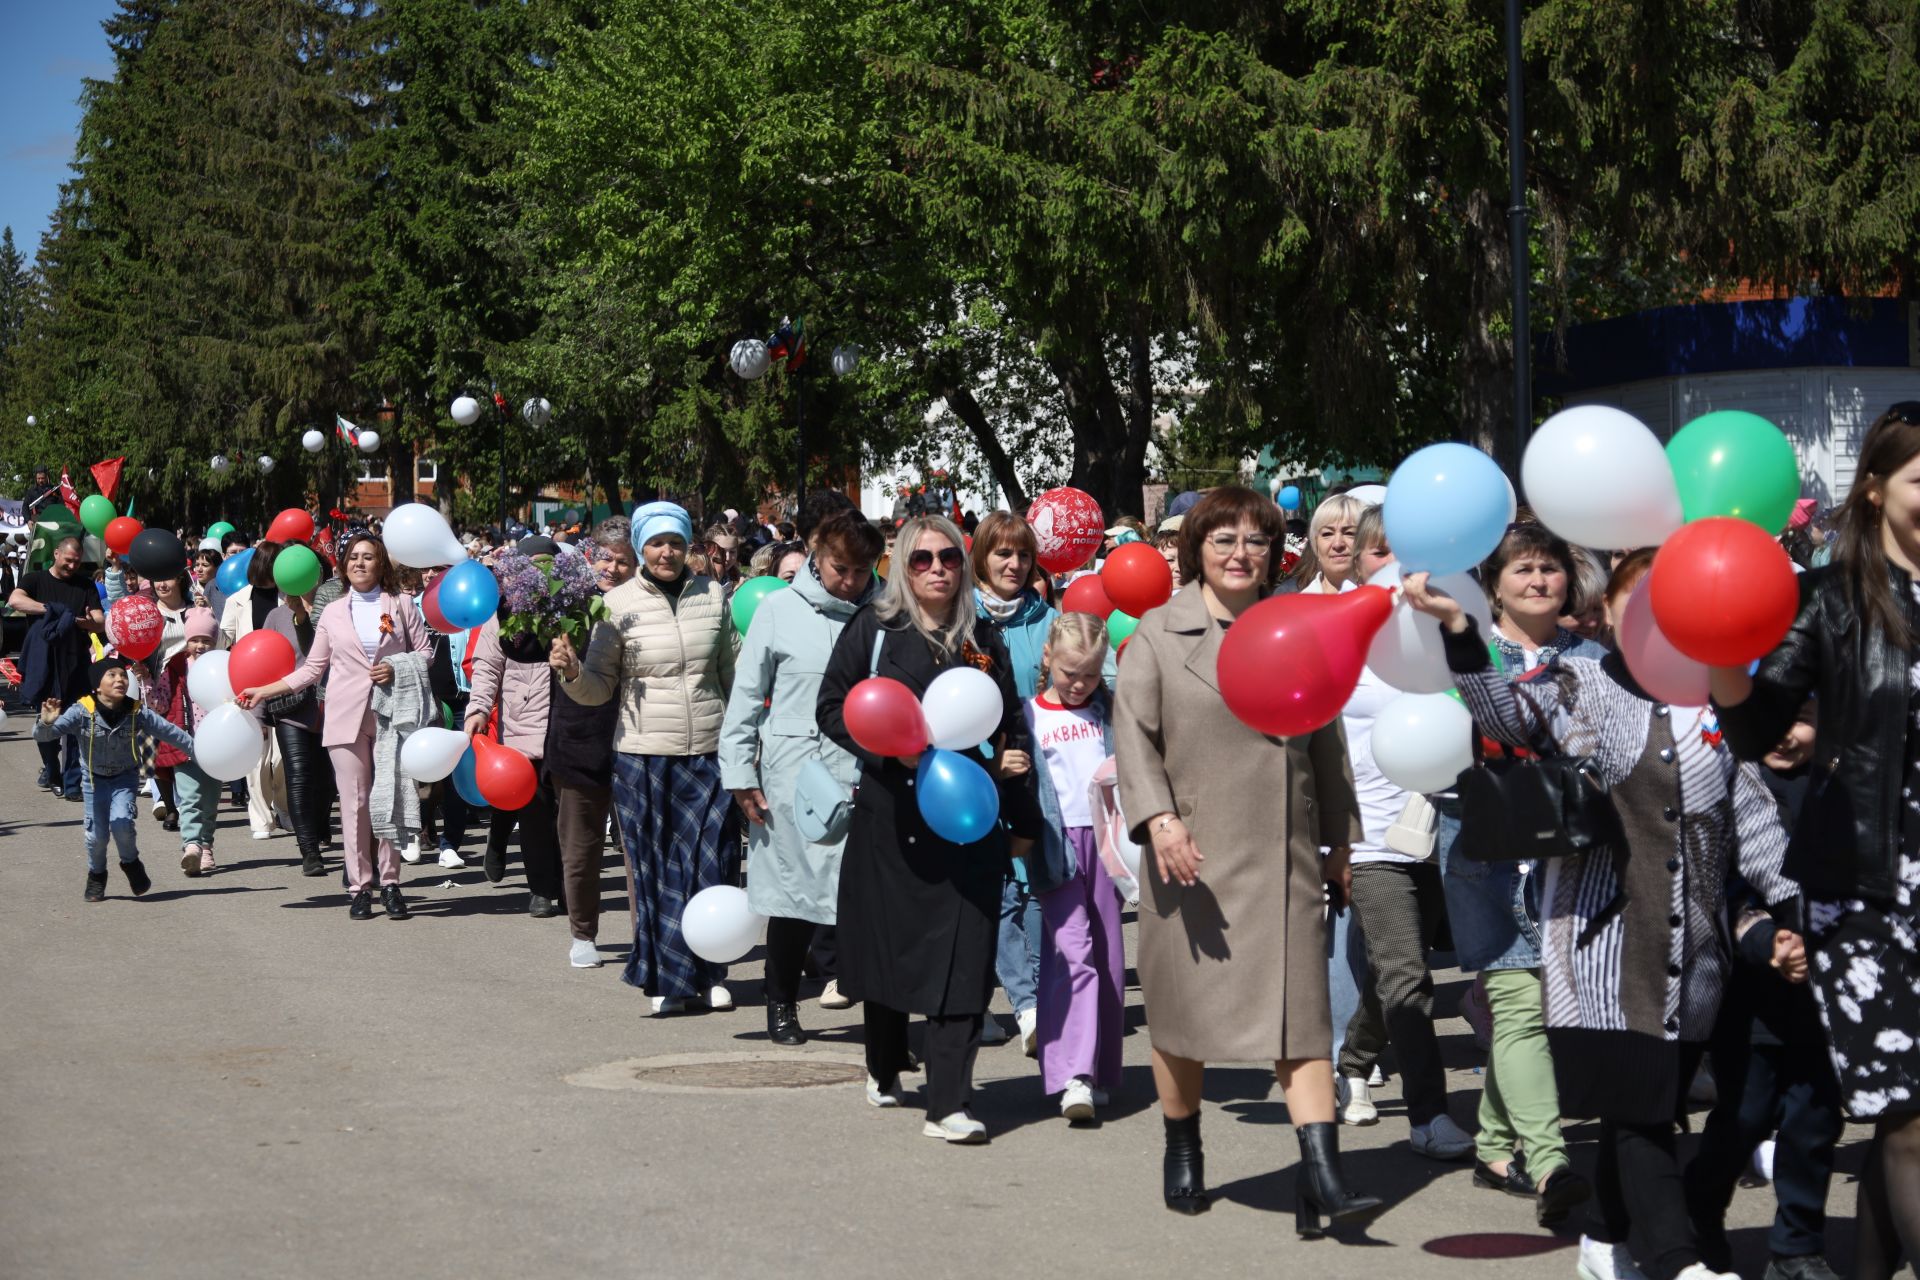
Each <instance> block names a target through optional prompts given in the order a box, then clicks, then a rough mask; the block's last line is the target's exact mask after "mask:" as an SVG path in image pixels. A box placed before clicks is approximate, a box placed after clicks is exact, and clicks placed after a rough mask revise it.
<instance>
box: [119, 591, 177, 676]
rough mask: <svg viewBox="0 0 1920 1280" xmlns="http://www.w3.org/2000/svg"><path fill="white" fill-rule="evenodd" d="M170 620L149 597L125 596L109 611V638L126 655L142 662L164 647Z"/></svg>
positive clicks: (124, 656) (121, 653)
mask: <svg viewBox="0 0 1920 1280" xmlns="http://www.w3.org/2000/svg"><path fill="white" fill-rule="evenodd" d="M166 626H167V621H166V619H165V618H162V617H161V616H160V606H158V605H156V604H155V603H154V602H153V600H152V598H151V597H149V596H122V597H120V599H118V600H116V601H114V604H113V608H111V609H109V610H107V639H109V640H111V641H112V642H113V647H114V648H116V649H118V650H119V651H120V656H121V657H123V658H132V659H133V660H134V661H135V662H139V661H141V660H142V659H144V658H147V657H150V656H151V655H152V654H153V651H154V650H155V649H158V648H159V647H160V636H161V633H162V632H164V631H165V630H166Z"/></svg>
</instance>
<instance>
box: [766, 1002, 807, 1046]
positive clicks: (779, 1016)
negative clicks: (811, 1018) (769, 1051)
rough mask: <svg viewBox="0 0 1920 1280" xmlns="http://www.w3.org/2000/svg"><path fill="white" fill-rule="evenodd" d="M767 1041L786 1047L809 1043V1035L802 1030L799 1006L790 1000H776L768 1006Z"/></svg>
mask: <svg viewBox="0 0 1920 1280" xmlns="http://www.w3.org/2000/svg"><path fill="white" fill-rule="evenodd" d="M767 1039H769V1040H771V1041H773V1042H774V1043H775V1044H785V1045H795V1044H805V1043H806V1042H807V1033H806V1032H805V1031H802V1030H801V1029H800V1006H799V1005H797V1004H794V1003H793V1002H792V1001H790V1000H775V1001H770V1002H769V1003H768V1004H767Z"/></svg>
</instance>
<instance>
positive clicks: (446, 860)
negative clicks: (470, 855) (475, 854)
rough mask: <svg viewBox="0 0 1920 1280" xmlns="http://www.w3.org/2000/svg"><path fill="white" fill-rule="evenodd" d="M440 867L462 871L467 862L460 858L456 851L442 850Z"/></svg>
mask: <svg viewBox="0 0 1920 1280" xmlns="http://www.w3.org/2000/svg"><path fill="white" fill-rule="evenodd" d="M440 865H441V866H443V867H447V868H449V869H451V870H456V871H458V870H464V869H465V868H466V865H467V860H466V859H465V858H463V857H461V856H460V851H459V850H458V849H442V850H441V851H440Z"/></svg>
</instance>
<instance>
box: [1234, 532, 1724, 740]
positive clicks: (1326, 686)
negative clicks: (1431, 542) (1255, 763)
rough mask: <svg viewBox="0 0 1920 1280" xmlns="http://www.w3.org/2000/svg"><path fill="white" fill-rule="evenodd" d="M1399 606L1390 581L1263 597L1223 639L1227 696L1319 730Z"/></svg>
mask: <svg viewBox="0 0 1920 1280" xmlns="http://www.w3.org/2000/svg"><path fill="white" fill-rule="evenodd" d="M1749 527H1754V526H1749ZM1392 613H1393V593H1392V592H1391V591H1389V590H1388V589H1387V588H1386V587H1361V588H1360V589H1358V590H1357V591H1348V592H1345V593H1343V594H1341V595H1336V596H1322V595H1288V596H1272V597H1269V598H1268V599H1266V600H1262V601H1261V602H1260V603H1259V604H1256V605H1254V606H1253V607H1252V608H1251V609H1248V610H1247V611H1246V612H1245V613H1243V614H1241V615H1240V616H1239V618H1238V619H1236V620H1235V621H1234V624H1233V628H1232V629H1231V630H1229V631H1228V632H1227V636H1226V639H1224V640H1222V641H1221V642H1220V663H1219V679H1220V696H1221V697H1222V698H1224V699H1226V703H1227V709H1228V710H1229V711H1231V712H1233V714H1234V715H1235V716H1237V717H1239V719H1240V720H1241V721H1242V722H1243V723H1245V724H1246V725H1247V726H1248V727H1250V728H1252V729H1254V730H1257V731H1258V732H1260V733H1265V734H1271V735H1273V736H1275V737H1280V738H1291V737H1296V736H1298V735H1300V734H1304V733H1312V732H1313V731H1314V730H1315V729H1318V728H1320V727H1321V726H1322V725H1325V724H1329V723H1331V722H1332V720H1333V718H1334V717H1335V716H1337V715H1339V714H1340V709H1341V708H1342V707H1344V706H1346V705H1347V699H1349V698H1351V697H1352V696H1353V689H1354V686H1355V685H1357V684H1359V683H1360V672H1361V670H1362V669H1363V668H1365V666H1366V665H1367V646H1368V645H1370V644H1372V643H1373V637H1374V636H1375V634H1377V633H1378V632H1379V630H1380V628H1382V627H1384V626H1385V625H1386V624H1387V619H1388V618H1389V617H1390V616H1391V615H1392Z"/></svg>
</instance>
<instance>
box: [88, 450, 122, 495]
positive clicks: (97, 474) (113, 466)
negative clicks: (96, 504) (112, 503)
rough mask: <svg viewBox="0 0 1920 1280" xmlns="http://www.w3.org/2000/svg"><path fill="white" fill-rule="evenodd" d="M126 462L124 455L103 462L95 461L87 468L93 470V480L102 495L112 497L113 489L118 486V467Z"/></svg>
mask: <svg viewBox="0 0 1920 1280" xmlns="http://www.w3.org/2000/svg"><path fill="white" fill-rule="evenodd" d="M125 462H126V458H125V457H124V456H122V457H118V458H108V459H107V460H106V461H105V462H96V463H94V464H93V465H92V466H91V467H89V468H87V470H89V471H91V472H93V482H94V483H95V484H97V485H99V486H100V492H101V494H103V495H104V496H106V497H108V498H111V497H113V491H114V490H115V489H117V488H119V487H120V468H121V466H122V464H124V463H125Z"/></svg>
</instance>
